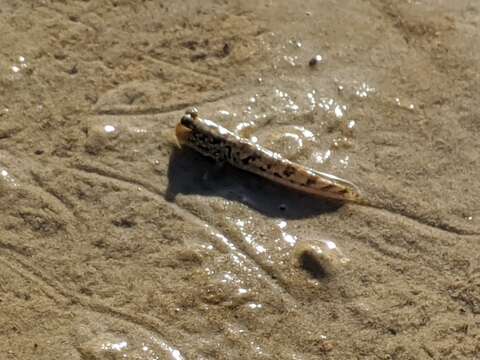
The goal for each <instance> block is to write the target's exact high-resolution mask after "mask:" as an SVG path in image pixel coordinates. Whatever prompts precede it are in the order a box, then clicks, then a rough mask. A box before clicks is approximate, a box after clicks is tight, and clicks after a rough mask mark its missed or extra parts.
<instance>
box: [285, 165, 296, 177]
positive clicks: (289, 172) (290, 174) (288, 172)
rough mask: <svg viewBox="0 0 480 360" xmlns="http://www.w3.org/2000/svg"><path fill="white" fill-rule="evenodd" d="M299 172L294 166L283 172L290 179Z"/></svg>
mask: <svg viewBox="0 0 480 360" xmlns="http://www.w3.org/2000/svg"><path fill="white" fill-rule="evenodd" d="M296 172H297V170H296V169H295V168H294V167H293V166H287V167H286V168H285V170H284V171H283V174H284V175H285V176H286V177H290V176H292V175H293V174H295V173H296Z"/></svg>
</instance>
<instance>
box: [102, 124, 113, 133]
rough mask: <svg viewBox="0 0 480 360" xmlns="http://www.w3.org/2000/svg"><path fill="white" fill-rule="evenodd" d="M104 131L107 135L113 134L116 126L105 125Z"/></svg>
mask: <svg viewBox="0 0 480 360" xmlns="http://www.w3.org/2000/svg"><path fill="white" fill-rule="evenodd" d="M103 129H104V130H105V132H106V133H112V132H114V131H115V130H116V128H115V126H113V125H105V126H104V127H103Z"/></svg>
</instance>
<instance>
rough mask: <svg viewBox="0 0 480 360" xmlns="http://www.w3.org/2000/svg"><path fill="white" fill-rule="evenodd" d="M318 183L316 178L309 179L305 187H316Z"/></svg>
mask: <svg viewBox="0 0 480 360" xmlns="http://www.w3.org/2000/svg"><path fill="white" fill-rule="evenodd" d="M316 183H317V179H316V178H314V177H309V178H308V179H307V182H306V183H305V186H312V185H315V184H316Z"/></svg>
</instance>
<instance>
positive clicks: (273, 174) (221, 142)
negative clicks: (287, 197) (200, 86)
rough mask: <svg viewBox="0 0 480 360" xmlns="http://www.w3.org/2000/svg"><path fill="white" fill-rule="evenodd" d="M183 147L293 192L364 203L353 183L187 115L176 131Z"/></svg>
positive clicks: (191, 113) (196, 113) (187, 113)
mask: <svg viewBox="0 0 480 360" xmlns="http://www.w3.org/2000/svg"><path fill="white" fill-rule="evenodd" d="M175 135H176V138H177V141H178V144H179V145H180V147H182V146H187V147H189V148H192V149H193V150H196V151H197V152H199V153H201V154H202V155H204V156H207V157H210V158H212V159H214V160H215V161H217V162H219V163H229V164H230V165H233V166H234V167H237V168H239V169H241V170H244V171H247V172H250V173H253V174H256V175H259V176H261V177H263V178H266V179H268V180H270V181H273V182H275V183H277V184H280V185H283V186H285V187H288V188H290V189H294V190H297V191H300V192H302V193H307V194H310V195H315V196H319V197H322V198H325V199H331V200H336V201H342V202H357V203H362V202H363V197H362V194H361V192H360V190H359V188H358V187H357V186H356V185H355V184H353V183H352V182H350V181H347V180H345V179H342V178H340V177H337V176H335V175H331V174H328V173H325V172H320V171H317V170H314V169H311V168H309V167H307V166H304V165H301V164H299V163H296V162H293V161H290V160H288V159H286V158H284V157H283V156H282V155H281V154H279V153H278V152H275V151H272V150H270V149H267V148H266V147H263V146H261V145H259V144H256V143H253V142H251V141H250V140H248V139H246V138H243V137H241V136H238V135H237V134H235V133H233V132H232V131H230V130H228V129H226V128H224V127H223V126H221V125H219V124H217V123H216V122H214V121H212V120H208V119H203V118H200V117H199V116H198V112H197V111H196V110H192V111H187V112H186V113H185V115H184V116H182V118H181V120H180V122H179V123H178V124H177V126H176V128H175Z"/></svg>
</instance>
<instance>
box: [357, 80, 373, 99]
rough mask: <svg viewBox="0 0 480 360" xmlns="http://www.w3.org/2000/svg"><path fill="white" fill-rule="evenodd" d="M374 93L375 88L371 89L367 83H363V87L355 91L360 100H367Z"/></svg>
mask: <svg viewBox="0 0 480 360" xmlns="http://www.w3.org/2000/svg"><path fill="white" fill-rule="evenodd" d="M374 91H375V88H373V87H371V86H370V85H368V84H367V83H366V82H362V83H361V85H360V86H359V87H358V88H357V89H356V90H355V95H357V96H358V97H360V98H366V97H367V96H368V95H369V94H370V93H372V92H374Z"/></svg>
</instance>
